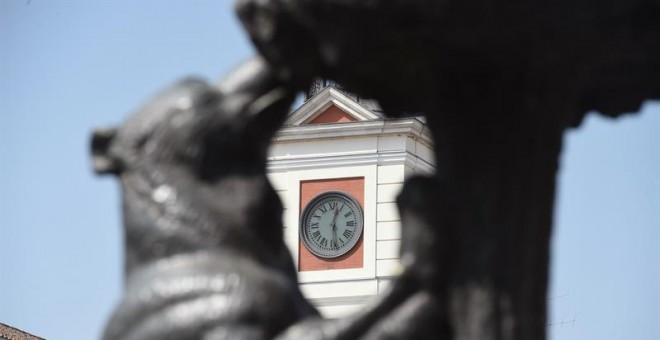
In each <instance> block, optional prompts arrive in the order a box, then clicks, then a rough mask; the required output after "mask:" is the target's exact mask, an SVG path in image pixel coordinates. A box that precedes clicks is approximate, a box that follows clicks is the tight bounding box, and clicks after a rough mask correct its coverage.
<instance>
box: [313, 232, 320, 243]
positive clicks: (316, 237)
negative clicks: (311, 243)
mask: <svg viewBox="0 0 660 340" xmlns="http://www.w3.org/2000/svg"><path fill="white" fill-rule="evenodd" d="M320 237H321V233H320V232H319V231H318V230H317V231H315V232H313V233H312V238H313V239H315V240H317V241H318V240H319V238H320Z"/></svg>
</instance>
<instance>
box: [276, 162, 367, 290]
mask: <svg viewBox="0 0 660 340" xmlns="http://www.w3.org/2000/svg"><path fill="white" fill-rule="evenodd" d="M377 171H378V169H377V165H375V164H373V165H366V166H347V167H340V168H324V169H310V170H299V171H291V172H288V176H287V177H288V185H287V188H288V189H289V190H288V191H287V193H286V194H285V195H286V202H285V203H284V206H286V207H287V209H286V211H285V216H284V221H285V222H284V225H286V226H287V228H285V229H284V240H285V242H286V243H287V244H288V245H289V246H290V247H289V249H290V250H291V255H292V256H293V258H294V260H295V264H296V269H298V267H299V261H300V258H299V248H298V247H299V244H300V236H299V230H300V228H299V222H300V213H301V211H300V183H301V182H302V181H307V180H324V179H339V178H355V177H363V178H364V206H363V207H362V208H363V214H364V228H363V231H362V242H363V247H364V248H363V251H364V253H363V267H362V268H353V269H330V270H319V271H305V272H298V279H299V280H300V283H309V282H330V281H345V280H355V279H373V278H375V277H376V202H377Z"/></svg>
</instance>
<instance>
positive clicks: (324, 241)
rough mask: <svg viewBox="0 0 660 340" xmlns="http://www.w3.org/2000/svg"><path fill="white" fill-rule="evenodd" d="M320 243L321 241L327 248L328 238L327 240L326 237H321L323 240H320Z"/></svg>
mask: <svg viewBox="0 0 660 340" xmlns="http://www.w3.org/2000/svg"><path fill="white" fill-rule="evenodd" d="M319 243H320V244H321V246H323V247H324V248H327V247H328V240H326V239H325V238H321V242H319Z"/></svg>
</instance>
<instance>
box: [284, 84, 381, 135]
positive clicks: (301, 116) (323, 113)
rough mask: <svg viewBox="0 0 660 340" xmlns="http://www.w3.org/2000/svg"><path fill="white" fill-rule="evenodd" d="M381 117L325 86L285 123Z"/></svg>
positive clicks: (348, 120) (296, 123)
mask: <svg viewBox="0 0 660 340" xmlns="http://www.w3.org/2000/svg"><path fill="white" fill-rule="evenodd" d="M378 119H382V116H381V115H380V114H378V113H375V112H373V111H371V110H369V109H367V108H365V107H364V106H363V105H361V104H360V103H358V102H357V101H355V100H353V99H352V98H350V97H349V96H347V95H345V94H344V93H342V92H341V91H338V90H337V89H334V88H332V87H326V88H324V89H323V90H322V91H321V92H319V93H317V94H316V95H315V96H314V97H312V98H310V99H309V100H307V101H306V102H305V103H303V104H302V105H301V106H300V107H299V108H298V109H297V110H295V111H294V112H292V113H291V115H289V117H288V118H287V121H286V123H285V125H289V126H298V125H310V124H323V123H346V122H358V121H369V120H378Z"/></svg>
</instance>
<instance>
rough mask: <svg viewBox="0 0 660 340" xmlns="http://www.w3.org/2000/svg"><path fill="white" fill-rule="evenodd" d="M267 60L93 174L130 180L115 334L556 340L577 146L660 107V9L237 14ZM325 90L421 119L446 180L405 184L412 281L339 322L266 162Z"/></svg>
mask: <svg viewBox="0 0 660 340" xmlns="http://www.w3.org/2000/svg"><path fill="white" fill-rule="evenodd" d="M237 10H238V13H239V16H240V18H241V20H242V21H243V24H244V25H245V28H246V30H247V31H248V33H249V34H250V37H251V39H252V41H253V42H254V43H255V45H256V47H257V49H258V50H259V53H260V54H261V56H262V57H263V59H260V58H255V59H252V60H250V61H248V62H247V63H245V64H244V65H242V66H241V67H239V68H238V69H236V71H234V72H233V73H231V74H230V75H229V76H228V77H227V78H226V79H225V80H224V81H223V82H222V83H221V84H220V86H219V88H215V87H213V86H210V85H208V84H206V83H204V82H202V81H199V80H194V79H189V80H185V81H183V82H181V83H179V84H177V85H175V86H174V87H172V88H170V89H169V90H167V91H165V92H164V93H163V94H161V95H160V96H158V97H157V98H155V99H154V100H153V101H152V102H151V103H150V104H148V105H147V106H146V107H144V108H143V109H142V110H140V111H139V112H137V113H136V114H135V115H134V116H132V117H131V118H130V119H129V120H128V121H127V122H126V123H125V124H124V125H123V126H122V127H121V128H120V129H117V130H99V131H97V132H96V133H95V134H94V137H93V142H92V152H93V162H94V168H95V169H96V171H97V172H98V173H102V174H103V173H111V174H115V175H117V176H118V177H119V179H120V181H121V184H122V193H123V210H124V225H125V235H126V253H127V255H126V289H125V295H124V298H123V300H122V302H121V304H120V305H119V307H118V308H117V310H116V312H115V314H114V316H113V317H112V319H111V321H110V322H109V324H108V326H107V329H106V332H105V335H104V338H105V339H270V338H279V339H357V338H365V339H413V338H414V339H421V338H429V339H457V340H473V339H474V340H476V339H506V340H519V339H538V340H542V339H544V338H545V332H546V295H547V284H548V276H549V274H548V263H549V257H550V238H551V231H552V214H553V202H554V198H555V197H554V194H555V191H554V190H555V189H554V188H555V177H556V172H557V169H558V166H559V164H558V156H559V154H560V151H561V147H562V138H563V133H564V131H565V130H566V129H568V128H570V127H575V126H577V125H579V124H580V122H581V120H582V118H583V117H584V115H585V114H586V113H587V112H588V111H590V110H598V111H600V112H601V113H603V114H605V115H608V116H612V117H616V116H619V115H621V114H623V113H627V112H630V111H635V110H637V108H638V107H639V105H640V103H641V102H642V101H643V100H644V99H649V98H660V82H658V79H660V44H658V42H659V41H660V24H659V23H660V2H659V1H658V0H629V1H621V0H603V1H600V2H593V1H587V0H571V1H566V0H564V1H555V2H547V1H545V2H544V1H534V0H532V1H528V2H503V1H502V2H493V1H485V0H471V1H449V0H364V1H362V0H238V1H237ZM317 77H322V78H327V79H332V80H334V81H338V82H340V83H341V84H342V85H343V86H344V87H345V88H346V89H347V90H348V91H351V92H357V93H358V94H360V95H361V96H364V97H368V98H373V99H375V100H377V101H378V102H379V103H380V104H381V105H382V108H383V110H384V112H385V113H387V114H388V115H390V116H394V117H396V116H400V115H405V114H407V113H410V112H424V113H425V114H426V116H427V118H428V123H429V126H430V128H431V131H432V132H433V135H434V142H435V156H436V162H437V164H438V166H437V173H436V175H435V176H434V177H433V178H421V177H418V178H413V179H409V180H407V181H406V183H405V184H404V189H403V192H402V194H401V195H400V196H399V199H398V202H397V203H398V205H399V210H400V212H401V217H402V230H403V231H402V238H403V239H402V250H401V259H402V262H403V269H402V272H401V275H400V276H399V278H397V279H396V280H395V281H394V282H393V283H392V285H391V287H390V290H389V291H388V292H386V293H385V294H383V295H381V296H379V298H378V299H377V300H376V301H374V302H373V303H372V304H371V305H369V306H368V307H366V308H365V309H364V310H362V311H361V312H359V313H358V314H357V315H355V316H352V317H349V318H346V319H339V320H323V319H321V318H320V317H319V316H318V313H317V312H316V311H315V310H314V308H312V307H311V306H310V304H309V303H308V302H307V301H306V300H305V299H304V298H303V296H302V294H301V293H300V291H299V288H298V282H297V279H296V272H295V269H294V266H293V264H292V260H291V258H290V255H289V253H288V251H287V249H286V247H285V245H284V242H283V240H282V225H281V214H282V205H281V202H280V201H279V199H278V197H277V195H276V194H275V192H274V190H273V188H272V187H271V185H270V184H269V182H268V180H267V178H266V175H265V167H266V149H267V146H268V143H269V142H270V139H271V138H272V136H273V135H274V133H275V131H276V130H277V129H278V128H279V126H280V125H281V123H282V122H283V121H284V119H285V116H286V114H287V112H288V108H289V105H290V103H291V101H292V98H293V95H294V94H295V92H296V91H304V90H307V89H309V86H310V84H311V83H312V81H313V79H315V78H317Z"/></svg>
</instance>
